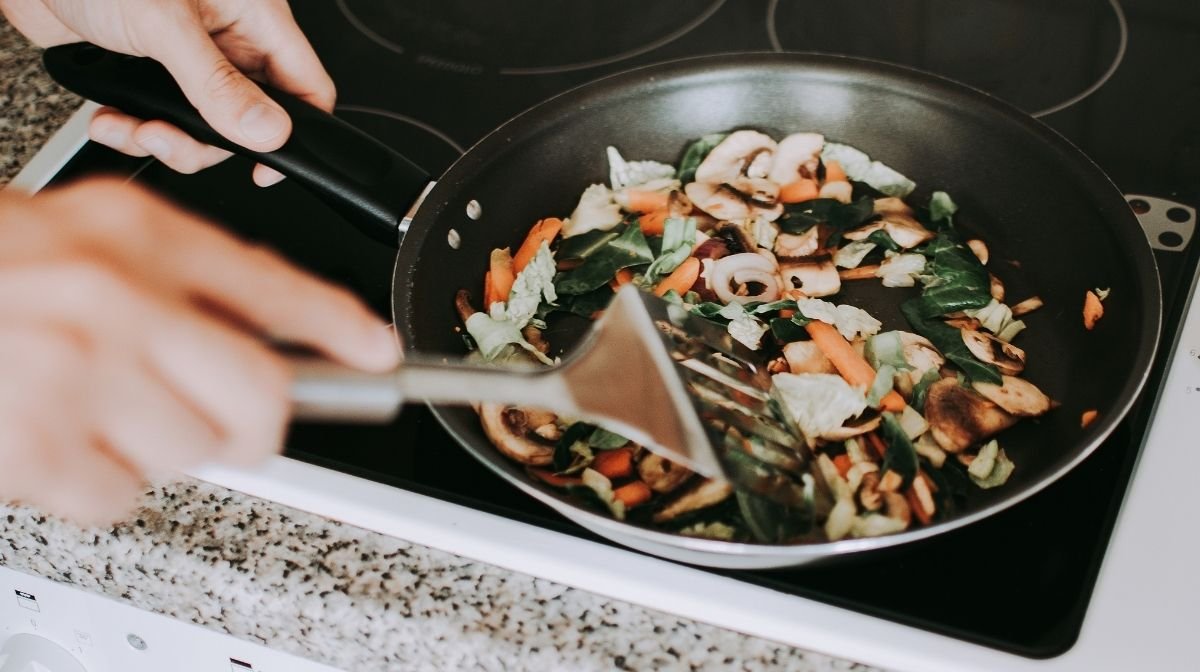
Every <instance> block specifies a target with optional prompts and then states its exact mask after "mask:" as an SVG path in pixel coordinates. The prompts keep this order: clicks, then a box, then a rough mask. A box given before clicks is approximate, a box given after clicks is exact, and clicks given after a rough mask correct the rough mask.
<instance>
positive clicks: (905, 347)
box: [896, 331, 946, 397]
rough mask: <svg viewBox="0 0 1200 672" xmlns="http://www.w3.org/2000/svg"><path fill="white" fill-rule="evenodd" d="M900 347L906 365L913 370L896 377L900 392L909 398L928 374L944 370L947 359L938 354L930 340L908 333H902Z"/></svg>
mask: <svg viewBox="0 0 1200 672" xmlns="http://www.w3.org/2000/svg"><path fill="white" fill-rule="evenodd" d="M900 345H901V348H902V351H901V352H902V354H903V356H904V361H905V363H907V364H908V365H909V366H910V367H912V368H911V369H909V370H907V371H903V372H902V373H906V374H907V375H900V376H896V382H897V384H898V385H899V387H900V392H901V393H902V394H904V396H905V397H908V396H911V395H912V391H913V388H914V387H916V385H917V383H919V382H921V379H922V378H924V377H925V374H926V373H928V372H929V371H936V370H938V369H940V368H942V365H943V364H945V363H946V358H945V357H943V356H942V353H940V352H938V350H937V348H935V347H934V346H933V343H932V342H930V340H929V339H927V338H925V337H924V336H918V335H917V334H914V333H911V332H908V331H901V332H900Z"/></svg>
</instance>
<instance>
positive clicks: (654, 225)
mask: <svg viewBox="0 0 1200 672" xmlns="http://www.w3.org/2000/svg"><path fill="white" fill-rule="evenodd" d="M668 216H670V212H669V211H668V210H667V209H666V208H662V209H660V210H654V211H651V212H647V213H645V214H643V215H642V216H640V217H638V226H640V227H641V228H642V233H643V234H644V235H647V236H661V235H662V234H663V231H666V230H667V217H668Z"/></svg>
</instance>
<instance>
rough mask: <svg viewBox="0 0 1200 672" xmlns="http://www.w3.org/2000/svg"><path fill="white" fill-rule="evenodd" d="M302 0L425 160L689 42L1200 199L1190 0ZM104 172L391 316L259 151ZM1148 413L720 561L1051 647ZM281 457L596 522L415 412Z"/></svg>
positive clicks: (316, 38)
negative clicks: (961, 113)
mask: <svg viewBox="0 0 1200 672" xmlns="http://www.w3.org/2000/svg"><path fill="white" fill-rule="evenodd" d="M293 8H294V11H295V13H296V16H297V18H298V20H299V21H300V23H301V25H302V26H303V28H304V29H305V31H306V32H307V33H308V35H309V36H310V38H311V39H312V40H313V42H314V44H315V45H316V48H317V50H318V52H319V53H320V55H321V57H322V59H323V60H324V62H325V63H326V65H327V67H328V68H329V70H330V71H331V72H332V74H333V77H334V79H335V80H336V82H337V85H338V89H339V93H340V103H339V108H338V114H339V115H341V116H343V117H345V118H346V119H348V120H350V121H351V122H353V123H355V124H357V125H359V126H361V127H362V128H363V129H365V130H366V131H368V132H369V133H371V134H373V135H375V136H377V137H379V138H380V139H382V140H384V141H385V142H388V143H390V144H392V145H394V146H395V147H397V148H400V149H403V150H404V151H405V152H406V153H407V154H408V155H409V156H411V157H412V158H414V159H416V160H418V161H420V162H421V163H422V164H423V165H424V167H425V168H426V169H427V170H429V171H430V172H431V173H432V174H437V173H438V172H440V171H441V170H443V169H444V168H446V167H447V166H448V165H449V164H450V163H451V162H452V161H453V160H454V159H455V158H456V157H457V156H458V155H459V154H460V153H461V152H462V150H463V148H464V147H468V146H470V145H471V144H472V143H473V142H475V141H476V140H478V139H479V138H480V137H482V136H483V135H484V134H485V133H487V132H488V131H489V130H490V129H492V128H494V127H495V126H497V125H498V124H499V123H501V122H502V121H504V120H506V119H507V118H509V117H510V116H512V115H513V114H515V113H517V112H519V111H521V110H522V109H524V108H526V107H528V106H530V105H532V104H535V103H537V102H539V101H541V100H543V99H545V98H546V97H548V96H550V95H552V94H554V93H557V92H559V91H562V90H564V89H566V88H568V87H571V86H574V85H576V84H580V83H583V82H585V81H588V80H590V79H593V78H596V77H598V76H601V75H604V74H608V73H612V72H616V71H619V70H622V69H624V68H628V67H631V66H634V65H641V64H647V63H651V62H655V61H661V60H667V59H671V58H677V57H682V56H688V55H699V54H704V53H716V52H728V51H737V50H759V51H762V50H771V49H786V50H809V51H824V52H831V53H842V54H850V55H859V56H868V57H872V58H878V59H883V60H889V61H894V62H899V63H903V64H907V65H911V66H914V67H918V68H922V69H926V70H930V71H933V72H936V73H939V74H943V75H946V76H949V77H952V78H955V79H959V80H961V81H964V82H966V83H969V84H972V85H974V86H976V87H978V88H982V89H984V90H986V91H989V92H991V93H993V94H995V95H997V96H1000V97H1002V98H1005V99H1008V100H1010V101H1011V102H1013V103H1015V104H1017V105H1018V106H1020V107H1022V108H1023V109H1025V110H1027V111H1028V112H1030V113H1033V114H1038V115H1040V116H1041V117H1042V119H1043V120H1044V121H1045V122H1046V123H1048V124H1049V125H1051V126H1053V127H1054V128H1055V129H1057V130H1058V131H1060V132H1061V133H1063V134H1064V135H1066V136H1067V137H1068V138H1069V139H1070V140H1072V141H1073V142H1074V143H1076V144H1077V145H1079V146H1080V147H1082V148H1083V149H1084V151H1085V152H1087V153H1088V154H1089V155H1090V156H1091V157H1093V158H1094V159H1095V160H1096V161H1097V162H1098V163H1099V164H1100V165H1101V166H1102V167H1103V168H1104V169H1105V170H1106V171H1107V172H1108V173H1109V175H1110V176H1112V178H1113V179H1114V181H1115V182H1116V183H1117V185H1118V186H1119V187H1120V188H1121V189H1123V190H1124V191H1125V192H1127V193H1137V194H1146V195H1151V196H1157V197H1162V198H1168V199H1173V200H1175V201H1179V202H1183V203H1186V204H1190V205H1192V206H1195V205H1197V204H1200V115H1197V114H1196V112H1195V111H1196V110H1197V109H1200V70H1198V69H1197V68H1196V67H1195V66H1196V64H1197V63H1200V4H1197V3H1196V2H1195V1H1194V0H1125V1H1123V2H1117V1H1116V0H1111V1H1110V0H1060V1H1056V2H1052V3H1050V2H1040V1H1038V0H854V1H853V2H800V1H796V0H791V1H789V0H687V1H682V0H680V1H676V0H671V1H670V2H668V1H667V0H656V1H653V2H632V1H630V0H620V1H618V0H605V1H603V2H571V3H563V2H553V1H551V0H520V1H519V2H516V1H514V2H507V3H478V2H468V1H467V0H437V1H436V2H434V1H420V2H416V1H413V2H403V3H399V2H392V3H383V2H369V1H366V0H336V1H334V2H329V1H328V0H305V1H300V0H297V1H296V2H293ZM93 172H115V173H121V174H126V175H135V176H136V177H135V179H136V180H137V181H139V182H141V183H143V184H146V185H149V186H151V187H153V188H155V189H158V190H160V191H162V192H164V193H166V194H168V195H169V196H171V197H172V198H174V199H176V200H178V201H180V202H182V203H184V204H186V205H187V206H189V207H191V208H194V209H196V210H198V211H200V212H203V213H206V214H208V215H210V216H211V217H212V218H214V219H215V220H217V221H219V222H221V223H222V224H223V225H225V226H227V227H229V228H230V229H232V230H234V231H236V232H237V233H238V234H240V235H242V236H245V237H247V238H251V239H255V240H258V241H262V242H264V243H266V244H269V245H271V246H273V247H275V248H277V249H279V250H280V251H282V252H283V253H284V254H286V255H287V256H289V257H290V258H292V259H293V260H295V261H296V262H298V263H300V264H302V265H304V266H306V267H308V268H310V269H312V270H313V271H315V272H317V273H319V274H321V275H324V276H326V277H328V278H331V279H333V280H335V281H338V282H341V283H344V284H346V285H348V286H350V287H351V288H353V289H354V290H355V291H356V292H358V293H359V294H360V295H362V296H363V297H364V298H366V299H367V300H368V301H369V302H370V303H371V304H372V305H373V306H374V307H375V308H376V309H378V310H379V311H380V312H381V313H382V314H386V313H387V312H388V310H389V306H390V300H389V296H388V292H389V291H390V279H391V265H392V262H393V259H394V253H393V251H392V250H391V249H389V248H387V247H385V246H382V245H380V244H378V243H375V242H373V241H371V240H368V239H366V238H365V237H363V236H361V235H360V234H359V233H357V232H356V231H355V230H354V229H353V228H352V227H351V226H349V225H347V224H346V222H344V221H342V220H340V219H339V218H338V217H337V216H336V215H334V214H333V213H332V212H331V211H329V210H328V209H327V208H326V207H325V206H324V205H322V204H321V203H320V202H319V201H317V200H316V199H315V198H313V197H312V196H310V195H308V194H307V193H305V192H304V191H302V190H301V189H300V188H299V187H298V186H297V185H295V184H293V183H290V182H287V181H285V182H284V183H282V184H281V185H279V186H277V187H274V188H271V189H268V190H259V189H257V188H255V187H253V186H252V185H251V183H250V180H249V164H248V163H247V162H246V161H242V160H237V159H235V160H231V161H228V162H226V163H225V164H223V165H221V166H218V167H216V168H213V169H210V170H208V171H205V172H203V173H200V174H197V175H192V176H181V175H176V174H173V173H171V172H170V171H168V170H166V169H165V168H163V167H162V166H161V165H159V164H157V163H153V162H147V161H145V160H141V159H129V158H126V157H120V156H117V155H115V154H114V153H112V152H110V151H108V150H105V149H104V148H101V147H98V146H95V145H88V146H86V147H85V148H84V149H83V150H82V151H81V152H80V153H79V154H78V155H77V157H76V158H75V159H74V160H73V161H72V162H71V163H70V164H69V165H68V166H67V167H66V168H65V169H64V171H63V172H62V173H61V174H60V176H59V178H58V179H60V180H61V179H69V178H72V177H76V176H78V175H81V174H86V173H93ZM1179 212H1184V211H1179ZM1166 242H1170V241H1166ZM1190 247H1191V249H1182V248H1180V249H1175V250H1168V251H1160V252H1158V253H1157V254H1158V259H1159V263H1160V265H1161V270H1162V275H1163V284H1164V289H1165V293H1166V298H1167V306H1168V314H1169V320H1168V330H1167V333H1168V334H1172V333H1173V332H1174V327H1175V324H1176V323H1177V321H1178V317H1179V316H1178V312H1179V311H1180V309H1181V303H1182V298H1183V294H1181V292H1182V291H1186V288H1187V286H1188V285H1189V283H1190V278H1191V277H1192V276H1193V275H1194V273H1195V270H1196V264H1197V256H1198V254H1200V244H1192V245H1191V246H1190ZM1162 365H1163V362H1162V361H1160V362H1158V364H1157V367H1156V374H1155V376H1156V379H1155V380H1154V381H1152V384H1151V387H1150V388H1149V389H1151V390H1153V389H1155V388H1156V387H1157V375H1158V373H1159V372H1161V369H1162ZM1148 411H1149V403H1148V402H1147V401H1146V400H1143V403H1142V404H1141V405H1140V406H1139V408H1138V409H1137V410H1136V411H1135V412H1134V413H1132V414H1131V416H1130V418H1129V419H1127V420H1126V421H1125V422H1124V423H1123V424H1122V425H1121V427H1120V429H1119V430H1118V431H1117V432H1116V433H1115V434H1114V435H1113V437H1112V438H1111V439H1110V440H1109V441H1107V442H1106V443H1105V444H1104V445H1103V446H1101V447H1100V448H1099V449H1098V450H1097V451H1096V452H1095V454H1094V455H1093V456H1092V457H1091V458H1089V459H1088V460H1087V461H1086V462H1085V463H1084V464H1083V465H1082V466H1080V467H1079V468H1078V469H1077V470H1076V471H1074V472H1073V473H1072V474H1070V475H1069V476H1067V477H1066V478H1064V479H1063V480H1062V481H1060V482H1059V483H1057V484H1055V485H1054V486H1052V487H1050V488H1048V489H1047V490H1045V491H1044V492H1043V493H1041V494H1039V495H1037V496H1035V497H1033V498H1031V499H1030V500H1028V501H1027V502H1025V503H1023V504H1021V505H1019V506H1016V507H1014V508H1013V509H1010V510H1009V511H1007V512H1005V513H1003V514H1000V515H998V516H995V517H993V518H991V519H989V520H986V521H984V522H982V523H979V524H976V525H973V526H970V527H968V528H966V529H963V530H959V531H956V532H953V533H949V534H945V535H943V536H941V537H938V538H936V539H933V540H930V541H927V542H923V543H920V544H916V545H911V546H908V547H903V548H900V549H895V550H893V551H890V552H887V553H886V554H884V555H876V556H870V557H865V558H857V559H855V558H852V559H849V560H847V561H844V562H841V563H839V564H833V565H829V566H820V567H808V568H801V569H795V570H788V571H771V572H731V573H729V575H730V576H733V577H735V578H737V579H739V580H742V581H746V582H748V583H754V584H760V585H764V586H769V587H771V588H774V589H777V590H779V591H782V592H785V593H790V594H794V595H798V596H803V597H806V598H811V599H816V600H821V601H824V602H829V603H832V604H836V605H839V606H843V607H846V608H849V609H853V610H857V611H861V612H865V613H869V614H873V615H877V616H880V617H883V618H887V619H891V620H895V621H898V622H901V623H905V624H908V625H912V626H915V627H920V628H926V629H928V630H931V631H935V632H939V633H943V634H948V635H951V636H954V637H959V638H962V639H964V640H969V641H972V642H977V643H981V644H984V645H987V646H992V647H996V648H999V649H1002V650H1005V651H1009V652H1013V653H1017V654H1020V655H1025V656H1031V657H1048V656H1054V655H1057V654H1059V653H1062V652H1063V651H1065V650H1067V649H1068V648H1070V646H1071V645H1072V644H1073V643H1074V641H1075V639H1076V636H1077V634H1078V631H1079V628H1080V624H1081V622H1082V619H1083V615H1084V612H1085V610H1086V608H1087V604H1088V600H1089V597H1090V594H1091V590H1092V585H1093V583H1094V580H1095V576H1096V572H1097V570H1098V569H1099V565H1100V561H1101V558H1102V555H1103V552H1104V548H1105V545H1106V544H1107V540H1108V536H1109V533H1110V530H1111V526H1112V523H1113V520H1114V518H1115V515H1116V511H1117V508H1118V506H1119V504H1120V500H1121V498H1122V496H1123V494H1124V491H1125V486H1126V483H1127V480H1128V477H1129V474H1130V471H1131V469H1132V465H1133V462H1134V460H1135V458H1136V456H1137V452H1138V449H1139V446H1140V444H1141V441H1142V438H1143V436H1144V434H1145V426H1146V419H1147V418H1146V416H1147V414H1148ZM287 453H288V455H290V456H292V457H294V458H297V459H300V460H304V461H308V462H313V463H316V464H321V465H324V466H327V467H330V468H333V469H337V470H341V471H345V472H349V473H353V474H356V475H361V476H364V477H366V478H370V479H373V480H377V481H381V482H384V483H389V484H393V485H396V486H397V487H402V488H406V489H410V490H414V491H417V492H421V493H424V494H428V495H431V496H434V497H438V498H442V499H446V500H449V501H453V502H458V503H461V504H466V505H469V506H473V507H477V508H480V509H485V510H488V511H491V512H494V513H497V514H500V515H503V516H508V517H511V518H515V519H518V520H522V521H525V522H527V523H530V524H534V525H539V526H542V527H546V528H550V529H553V530H557V531H560V532H562V533H565V534H574V535H580V536H589V535H588V534H587V533H586V532H584V531H583V530H581V529H580V528H578V527H575V526H574V525H572V524H570V523H568V522H566V521H565V520H563V519H561V518H559V517H558V516H557V515H555V514H554V513H553V512H551V511H550V510H549V509H547V508H545V507H543V506H542V505H540V504H538V503H536V502H534V501H533V500H531V499H529V498H528V497H526V496H524V495H522V494H521V493H520V492H519V491H517V490H516V489H514V488H512V487H510V486H508V485H507V484H506V483H504V482H502V481H500V480H499V479H497V478H496V477H495V476H494V475H492V474H491V473H490V472H489V471H487V470H486V469H485V468H484V467H482V466H481V465H479V464H477V463H476V462H475V461H474V460H473V459H472V458H471V457H470V456H469V455H468V454H467V453H466V452H465V451H463V450H462V449H461V448H459V447H458V446H457V445H456V444H455V443H454V442H453V441H452V440H450V438H449V437H448V436H447V435H446V434H445V432H443V431H442V430H441V428H440V426H439V425H438V424H437V423H436V422H435V421H434V420H433V418H432V417H431V416H430V414H429V413H428V411H426V410H424V409H423V408H417V407H414V408H409V409H407V410H406V411H405V412H404V413H403V414H402V415H401V417H400V418H399V419H398V420H397V421H396V422H395V423H394V424H393V425H391V426H387V427H352V426H338V425H297V426H295V427H293V428H292V431H291V435H290V438H289V442H288V449H287Z"/></svg>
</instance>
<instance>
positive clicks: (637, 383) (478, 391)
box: [292, 286, 807, 502]
mask: <svg viewBox="0 0 1200 672" xmlns="http://www.w3.org/2000/svg"><path fill="white" fill-rule="evenodd" d="M759 359H760V358H757V357H756V356H755V355H754V353H753V352H752V351H751V350H749V349H748V348H746V347H745V346H743V345H741V344H740V343H737V342H736V341H734V340H733V339H732V338H731V337H730V336H729V334H728V333H726V331H725V330H724V329H722V328H721V327H720V326H718V325H716V324H713V323H711V322H708V321H706V320H703V319H702V318H699V317H696V316H694V315H691V314H690V313H689V312H688V311H687V310H686V309H684V308H683V307H682V306H679V305H676V304H672V303H670V302H668V301H666V300H664V299H661V298H658V297H656V296H653V295H651V294H648V293H646V292H643V291H639V290H638V289H637V288H635V287H633V286H626V287H624V288H622V289H621V290H620V291H618V292H617V294H616V296H615V297H614V299H613V300H612V303H611V304H610V305H609V306H608V308H607V309H605V311H604V314H603V316H602V317H601V318H600V319H599V320H597V321H596V322H595V323H594V324H593V325H592V327H591V329H590V330H589V331H588V333H587V334H586V335H585V337H584V338H583V339H582V341H581V342H580V343H579V345H578V346H577V347H576V348H575V349H574V350H573V351H572V352H571V354H570V355H569V356H568V357H567V358H566V359H565V361H563V362H562V363H561V364H559V365H557V366H554V367H549V368H537V369H512V368H498V367H485V366H479V365H474V366H470V365H467V364H447V363H441V362H438V363H433V362H429V361H422V360H417V359H409V360H406V361H405V362H404V363H403V364H402V365H401V366H400V367H399V368H398V369H396V370H395V371H393V372H391V373H388V374H368V373H361V372H357V371H353V370H349V369H346V368H344V367H340V366H338V365H335V364H332V363H330V362H324V361H315V360H314V361H310V360H297V362H296V379H295V383H294V385H293V389H292V398H293V402H294V408H295V415H296V416H297V417H299V418H301V419H310V420H312V419H324V420H341V421H383V420H387V419H389V418H390V417H392V416H394V415H395V413H396V412H397V411H398V410H399V408H400V406H401V405H402V404H403V403H404V401H406V400H422V401H428V402H433V403H470V402H494V403H503V404H512V405H521V406H528V407H532V408H540V409H544V410H547V411H551V412H553V413H556V414H558V415H560V416H563V417H567V418H572V419H576V420H581V421H587V422H590V423H593V424H596V425H599V426H603V427H604V428H606V429H608V430H610V431H613V432H616V433H618V434H620V435H622V436H624V437H626V438H628V439H630V440H632V441H635V442H637V443H640V444H642V445H644V446H646V447H647V448H648V449H650V450H653V451H655V452H658V453H660V454H661V455H663V456H664V457H667V458H668V459H670V460H672V461H675V462H678V463H680V464H682V465H684V466H686V467H688V468H690V469H692V470H693V471H696V472H698V473H700V474H703V475H705V476H709V477H716V478H726V479H727V480H729V481H731V482H733V483H734V484H735V485H738V486H740V487H747V488H750V489H752V490H754V491H756V492H759V493H760V494H764V495H767V496H770V497H771V498H773V499H777V500H782V501H785V502H790V501H793V500H794V499H795V498H796V497H799V496H800V495H799V494H798V493H799V490H798V489H797V487H796V486H798V484H799V482H800V479H802V478H803V475H804V474H805V473H806V472H807V470H806V468H805V464H806V459H805V457H804V456H803V454H802V453H800V452H798V450H799V448H797V447H798V446H802V445H803V441H802V440H801V438H800V435H799V434H798V433H797V432H796V430H795V429H794V427H792V426H791V425H790V423H789V422H788V421H787V420H786V416H785V415H784V414H783V413H781V412H780V407H779V405H778V403H777V402H776V401H775V400H774V398H773V396H772V393H771V380H770V376H769V375H768V373H767V371H766V367H765V364H764V363H763V362H761V361H759ZM747 456H749V457H750V458H753V459H746V458H747ZM780 493H783V494H780Z"/></svg>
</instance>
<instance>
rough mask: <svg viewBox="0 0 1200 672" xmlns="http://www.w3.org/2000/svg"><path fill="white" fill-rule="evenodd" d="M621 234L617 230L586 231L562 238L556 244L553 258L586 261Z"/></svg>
mask: <svg viewBox="0 0 1200 672" xmlns="http://www.w3.org/2000/svg"><path fill="white" fill-rule="evenodd" d="M620 234H621V231H620V230H618V229H612V230H609V231H600V230H594V231H588V232H586V233H581V234H579V235H577V236H571V237H570V238H563V239H562V242H560V243H559V244H558V251H557V253H556V255H555V256H557V257H558V258H559V259H586V258H588V257H590V256H592V254H593V253H595V252H596V251H597V250H599V249H600V248H602V247H604V246H605V245H607V244H608V243H609V241H612V240H615V239H616V237H617V236H619V235H620Z"/></svg>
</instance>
